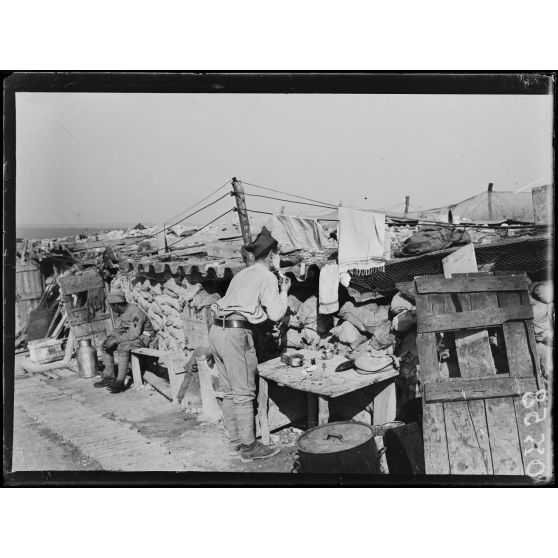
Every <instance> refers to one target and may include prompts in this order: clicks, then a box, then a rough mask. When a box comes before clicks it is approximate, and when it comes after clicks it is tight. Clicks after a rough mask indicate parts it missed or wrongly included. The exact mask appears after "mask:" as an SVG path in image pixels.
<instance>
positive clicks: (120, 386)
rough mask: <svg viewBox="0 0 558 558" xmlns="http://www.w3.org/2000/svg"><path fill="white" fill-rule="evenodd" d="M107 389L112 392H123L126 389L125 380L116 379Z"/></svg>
mask: <svg viewBox="0 0 558 558" xmlns="http://www.w3.org/2000/svg"><path fill="white" fill-rule="evenodd" d="M107 389H108V390H109V391H110V392H111V393H121V392H122V391H124V382H118V381H114V382H113V383H111V384H108V385H107Z"/></svg>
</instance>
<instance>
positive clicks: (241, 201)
mask: <svg viewBox="0 0 558 558" xmlns="http://www.w3.org/2000/svg"><path fill="white" fill-rule="evenodd" d="M232 187H233V190H234V195H235V198H236V208H237V209H238V220H239V222H240V230H241V231H242V239H243V240H244V244H250V243H251V242H252V233H251V232H250V220H249V219H248V211H247V210H246V198H245V196H244V187H243V186H242V184H241V183H240V182H239V181H238V180H237V179H236V177H234V178H233V179H232ZM244 263H245V264H246V266H247V267H248V266H250V265H252V264H253V263H254V254H252V252H245V254H244Z"/></svg>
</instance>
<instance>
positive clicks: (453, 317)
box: [417, 304, 533, 333]
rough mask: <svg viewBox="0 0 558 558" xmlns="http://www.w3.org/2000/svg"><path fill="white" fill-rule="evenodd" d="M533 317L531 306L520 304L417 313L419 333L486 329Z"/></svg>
mask: <svg viewBox="0 0 558 558" xmlns="http://www.w3.org/2000/svg"><path fill="white" fill-rule="evenodd" d="M532 317H533V309H532V308H531V306H527V305H523V304H522V305H520V306H516V307H514V308H485V309H483V310H471V311H469V312H454V313H452V314H439V315H437V316H424V315H421V314H418V313H417V320H418V323H417V328H418V329H417V331H418V332H419V333H429V332H439V331H456V330H459V329H484V328H486V327H492V326H499V325H503V324H504V323H506V322H508V321H511V320H529V319H532Z"/></svg>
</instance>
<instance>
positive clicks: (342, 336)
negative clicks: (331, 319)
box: [331, 322, 366, 349]
mask: <svg viewBox="0 0 558 558" xmlns="http://www.w3.org/2000/svg"><path fill="white" fill-rule="evenodd" d="M331 334H332V335H334V336H335V337H337V339H339V341H341V343H344V344H346V345H349V346H350V347H351V348H352V349H356V348H357V347H358V346H359V345H362V343H364V342H365V341H366V337H364V335H362V334H361V333H360V331H359V330H358V329H357V328H356V327H355V326H354V325H353V324H352V323H351V322H343V323H342V324H341V325H338V326H337V327H334V328H333V329H332V330H331Z"/></svg>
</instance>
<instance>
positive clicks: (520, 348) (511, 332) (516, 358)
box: [498, 293, 536, 376]
mask: <svg viewBox="0 0 558 558" xmlns="http://www.w3.org/2000/svg"><path fill="white" fill-rule="evenodd" d="M498 302H499V303H500V306H501V307H502V308H514V307H517V306H518V305H520V304H521V302H522V300H521V293H498ZM502 327H503V331H504V341H505V343H506V354H507V356H508V365H509V369H510V374H511V375H512V376H535V373H536V369H535V364H534V362H533V360H534V359H533V355H532V354H531V348H530V345H529V339H528V336H527V335H528V333H527V329H526V327H525V323H523V322H519V323H517V322H515V323H513V322H512V323H507V324H503V326H502ZM535 354H536V353H535Z"/></svg>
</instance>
